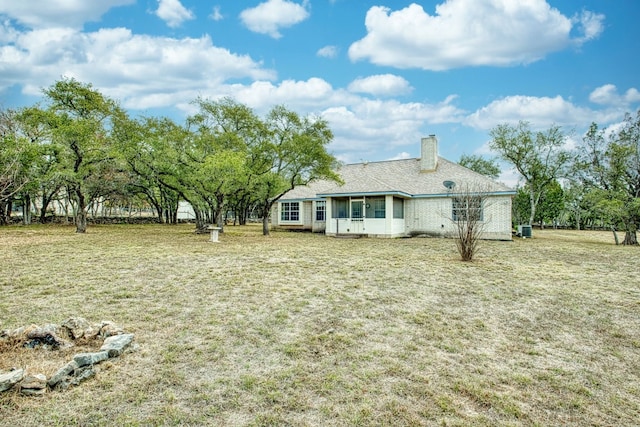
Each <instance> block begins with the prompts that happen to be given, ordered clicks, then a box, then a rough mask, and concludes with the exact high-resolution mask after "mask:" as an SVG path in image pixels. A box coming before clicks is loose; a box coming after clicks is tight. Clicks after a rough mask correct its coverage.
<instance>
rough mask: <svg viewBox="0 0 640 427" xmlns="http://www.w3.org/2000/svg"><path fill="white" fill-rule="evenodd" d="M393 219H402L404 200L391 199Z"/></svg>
mask: <svg viewBox="0 0 640 427" xmlns="http://www.w3.org/2000/svg"><path fill="white" fill-rule="evenodd" d="M393 217H394V218H399V219H402V218H404V200H402V199H397V198H395V197H394V198H393Z"/></svg>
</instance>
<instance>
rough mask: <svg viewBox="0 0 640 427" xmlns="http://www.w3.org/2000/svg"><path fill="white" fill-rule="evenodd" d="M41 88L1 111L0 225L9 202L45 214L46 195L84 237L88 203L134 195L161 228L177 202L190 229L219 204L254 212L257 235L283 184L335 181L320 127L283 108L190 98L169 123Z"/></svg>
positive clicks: (97, 99)
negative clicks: (179, 119) (37, 98)
mask: <svg viewBox="0 0 640 427" xmlns="http://www.w3.org/2000/svg"><path fill="white" fill-rule="evenodd" d="M43 94H44V97H43V98H44V100H43V102H42V103H38V104H36V105H33V106H29V107H25V108H20V109H15V110H11V109H5V110H1V111H0V138H1V140H2V149H1V150H0V223H7V221H8V218H9V216H10V215H11V211H12V207H13V206H15V205H20V206H23V221H25V222H27V223H28V222H30V221H31V215H32V206H38V209H39V212H38V213H37V215H38V216H39V220H40V221H42V222H44V221H45V220H46V217H47V214H49V215H50V214H51V206H52V203H54V202H55V201H58V202H60V201H62V202H63V203H65V204H68V205H70V207H71V211H72V214H73V217H74V223H75V226H76V232H78V233H84V232H85V231H86V229H87V215H88V208H89V207H90V206H91V205H92V204H93V203H95V202H98V201H99V202H100V203H102V204H107V205H124V206H126V205H128V204H129V203H130V202H131V200H136V201H137V202H139V203H142V204H144V205H145V206H148V207H150V208H151V209H152V210H153V211H155V217H156V218H157V220H158V221H159V222H162V223H168V224H171V223H175V222H176V221H177V212H178V204H179V202H180V201H186V202H188V203H189V204H190V205H191V206H192V207H193V210H194V214H195V222H196V227H197V228H203V227H204V226H205V225H206V224H217V225H218V226H220V227H222V226H223V220H224V215H225V213H226V212H228V211H233V212H234V215H235V217H236V219H237V221H239V222H240V223H244V222H246V220H247V218H248V216H249V214H250V213H251V212H253V213H255V215H256V216H257V217H260V218H262V219H263V232H264V233H265V234H268V233H269V227H268V217H269V211H270V210H271V208H272V206H273V205H274V203H276V202H277V200H278V199H279V198H280V197H281V196H282V195H283V194H284V193H286V192H287V191H288V190H290V189H292V188H294V187H295V186H297V185H304V184H306V183H308V182H309V181H310V180H312V179H319V178H323V179H333V180H337V181H339V177H338V176H337V175H336V173H335V172H334V170H335V166H336V159H335V158H334V157H333V156H332V155H330V154H329V153H328V151H327V145H328V144H329V143H330V142H331V140H332V139H333V134H332V132H331V130H330V128H329V126H328V123H327V122H326V121H325V120H323V119H321V118H318V117H312V116H305V117H302V116H300V115H299V114H297V113H296V112H294V111H291V110H289V109H287V108H286V107H284V106H275V107H273V108H272V109H271V110H270V111H269V113H268V114H267V115H266V117H264V118H261V117H258V116H257V115H256V113H255V112H254V111H253V110H251V109H250V108H249V107H247V106H246V105H243V104H241V103H238V102H236V101H234V100H232V99H229V98H224V99H220V100H215V101H212V100H206V99H203V98H198V99H196V100H195V101H193V104H194V106H195V107H196V110H197V112H196V113H195V114H193V115H190V116H189V117H188V118H187V119H186V120H185V123H181V124H179V123H176V122H175V121H173V120H172V119H170V118H166V117H160V118H158V117H145V116H141V117H136V118H133V117H130V116H129V115H128V114H127V113H126V112H125V110H124V109H123V108H121V107H120V106H119V105H118V103H117V102H116V101H115V100H113V99H110V98H108V97H106V96H104V95H103V94H102V93H100V92H99V91H98V90H96V89H94V88H93V87H92V85H91V84H86V83H82V82H79V81H77V80H75V79H62V80H59V81H57V82H55V83H54V84H53V85H52V86H51V87H49V88H47V89H44V90H43ZM36 200H37V203H34V201H36Z"/></svg>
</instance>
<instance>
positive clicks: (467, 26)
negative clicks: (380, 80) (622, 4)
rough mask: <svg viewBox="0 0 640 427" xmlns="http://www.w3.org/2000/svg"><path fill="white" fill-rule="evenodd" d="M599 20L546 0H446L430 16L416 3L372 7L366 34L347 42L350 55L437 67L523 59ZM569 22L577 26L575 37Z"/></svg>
mask: <svg viewBox="0 0 640 427" xmlns="http://www.w3.org/2000/svg"><path fill="white" fill-rule="evenodd" d="M603 19H604V17H603V16H602V15H597V14H594V13H591V12H587V11H585V12H583V13H582V14H581V15H580V16H579V17H577V18H576V19H575V20H573V21H572V19H570V18H568V17H566V16H564V15H562V14H561V13H560V12H559V11H558V10H557V9H555V8H552V7H551V6H549V4H548V3H547V2H546V1H545V0H527V1H517V0H502V1H495V0H445V1H444V2H443V3H441V4H439V5H438V6H436V10H435V14H434V15H430V14H428V13H426V12H425V11H424V9H423V8H422V6H420V5H419V4H415V3H414V4H411V5H409V6H407V7H405V8H404V9H400V10H397V11H391V10H390V9H389V8H387V7H382V6H374V7H372V8H370V9H369V11H368V12H367V15H366V18H365V26H366V29H367V35H366V36H365V37H364V38H363V39H361V40H358V41H356V42H355V43H353V44H352V45H351V46H350V48H349V57H350V58H351V60H353V61H358V60H368V61H370V62H372V63H374V64H378V65H385V66H393V67H397V68H420V69H425V70H436V71H438V70H447V69H452V68H459V67H466V66H484V65H487V66H513V65H517V64H527V63H531V62H535V61H538V60H540V59H541V58H544V57H545V56H546V55H547V54H549V53H551V52H555V51H559V50H562V49H565V48H567V47H569V46H571V45H572V44H576V43H578V44H579V43H583V42H585V41H587V40H591V39H593V38H594V37H597V36H598V35H599V34H600V33H601V32H602V28H603V27H602V21H603ZM574 24H575V25H578V26H579V27H580V28H579V30H580V31H581V34H579V35H578V36H577V38H575V39H574V38H572V36H571V32H572V29H573V28H574Z"/></svg>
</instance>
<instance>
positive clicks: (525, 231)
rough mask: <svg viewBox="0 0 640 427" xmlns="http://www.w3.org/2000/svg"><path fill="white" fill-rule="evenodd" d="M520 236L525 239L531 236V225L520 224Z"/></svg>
mask: <svg viewBox="0 0 640 427" xmlns="http://www.w3.org/2000/svg"><path fill="white" fill-rule="evenodd" d="M518 236H519V237H522V238H523V239H530V238H531V226H530V225H528V224H525V225H519V226H518Z"/></svg>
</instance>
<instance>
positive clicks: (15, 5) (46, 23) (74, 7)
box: [0, 0, 136, 28]
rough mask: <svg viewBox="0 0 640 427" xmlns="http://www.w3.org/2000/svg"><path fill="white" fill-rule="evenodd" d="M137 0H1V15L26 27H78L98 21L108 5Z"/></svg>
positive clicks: (118, 4)
mask: <svg viewBox="0 0 640 427" xmlns="http://www.w3.org/2000/svg"><path fill="white" fill-rule="evenodd" d="M135 1H136V0H100V1H87V0H59V1H52V0H28V1H27V0H3V1H0V15H6V16H8V17H10V18H11V19H14V20H16V21H17V22H19V23H21V24H23V25H26V26H27V27H29V28H50V27H72V28H81V27H82V25H83V24H84V23H85V22H88V21H99V20H100V17H101V16H102V15H103V14H104V13H105V12H106V11H108V10H109V9H111V8H113V7H118V6H125V5H129V4H133V3H135Z"/></svg>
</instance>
